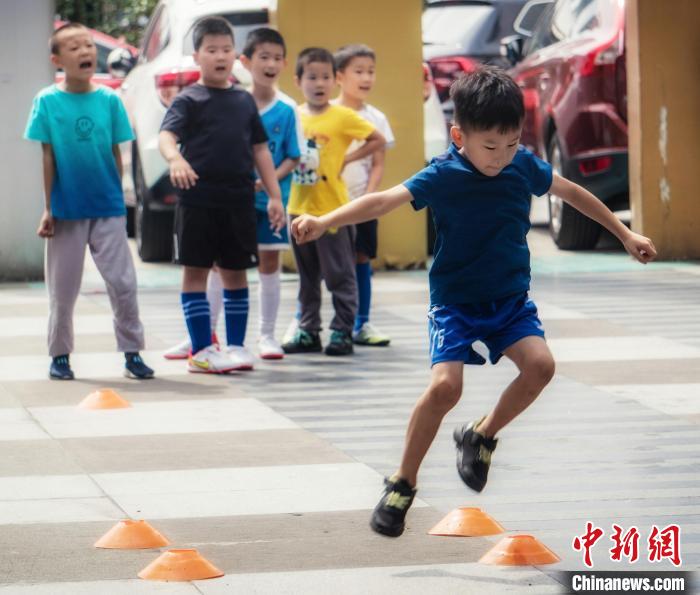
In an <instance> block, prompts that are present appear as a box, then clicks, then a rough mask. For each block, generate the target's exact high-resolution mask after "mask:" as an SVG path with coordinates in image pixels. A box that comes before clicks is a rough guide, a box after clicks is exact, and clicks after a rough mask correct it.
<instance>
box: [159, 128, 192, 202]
mask: <svg viewBox="0 0 700 595" xmlns="http://www.w3.org/2000/svg"><path fill="white" fill-rule="evenodd" d="M177 143H178V138H177V136H175V135H174V134H173V133H172V132H170V131H169V130H161V131H160V134H159V135H158V149H160V154H161V155H163V158H164V159H165V160H166V161H167V162H168V165H169V166H170V182H171V183H172V185H173V186H175V188H181V189H182V190H188V189H189V188H192V187H193V186H194V185H195V184H196V183H197V180H198V179H199V176H198V175H197V172H195V171H194V170H193V169H192V166H191V165H190V164H189V163H187V161H186V160H185V158H184V157H183V156H182V154H181V153H180V149H178V147H177Z"/></svg>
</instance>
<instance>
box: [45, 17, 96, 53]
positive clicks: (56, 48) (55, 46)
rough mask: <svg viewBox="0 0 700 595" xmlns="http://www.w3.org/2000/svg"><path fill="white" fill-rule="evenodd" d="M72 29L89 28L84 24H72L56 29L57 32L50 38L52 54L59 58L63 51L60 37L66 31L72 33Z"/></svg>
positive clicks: (65, 24)
mask: <svg viewBox="0 0 700 595" xmlns="http://www.w3.org/2000/svg"><path fill="white" fill-rule="evenodd" d="M72 29H87V27H86V26H85V25H83V24H82V23H76V22H70V23H64V24H63V25H61V26H60V27H58V28H56V30H55V31H54V32H53V33H52V34H51V37H49V49H50V50H51V53H52V54H55V55H56V56H57V55H58V54H59V52H60V51H61V44H60V42H59V39H58V36H59V35H60V34H61V33H63V32H64V31H70V30H72Z"/></svg>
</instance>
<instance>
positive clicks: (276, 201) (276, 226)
mask: <svg viewBox="0 0 700 595" xmlns="http://www.w3.org/2000/svg"><path fill="white" fill-rule="evenodd" d="M253 162H254V163H255V169H257V170H258V173H259V174H260V179H261V180H262V183H263V186H265V190H266V191H267V198H268V200H267V216H268V217H269V219H270V223H271V224H272V229H273V230H274V231H276V232H278V231H279V230H280V229H282V228H283V227H284V225H285V223H286V221H285V216H284V206H282V191H281V190H280V185H279V183H278V182H277V172H276V171H275V163H274V161H272V154H271V153H270V149H269V147H268V146H267V142H264V143H257V144H255V145H253Z"/></svg>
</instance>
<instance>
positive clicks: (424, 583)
mask: <svg viewBox="0 0 700 595" xmlns="http://www.w3.org/2000/svg"><path fill="white" fill-rule="evenodd" d="M195 584H196V585H197V588H198V589H199V590H200V591H201V593H202V594H203V595H229V594H230V593H246V595H258V594H266V595H267V594H270V593H275V594H276V595H299V594H301V593H304V594H309V595H310V594H319V593H333V595H357V594H358V593H362V594H363V595H365V594H366V595H386V594H387V593H401V594H402V595H434V594H435V595H437V594H440V595H443V594H445V593H460V594H461V595H483V594H486V593H499V594H500V593H532V592H535V593H538V594H542V595H546V594H548V593H559V592H560V591H561V585H560V584H559V583H558V582H556V581H555V580H554V579H551V578H549V577H548V576H547V575H545V574H544V573H542V572H541V571H539V570H536V569H534V568H531V567H527V568H517V569H516V568H509V569H508V572H504V570H503V568H501V567H493V566H486V565H479V564H431V565H429V566H427V565H426V566H394V567H381V568H343V569H330V570H305V571H297V572H264V573H256V574H229V575H226V576H224V577H221V578H219V579H214V580H209V581H196V582H195Z"/></svg>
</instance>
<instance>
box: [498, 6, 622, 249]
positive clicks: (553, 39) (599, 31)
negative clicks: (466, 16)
mask: <svg viewBox="0 0 700 595" xmlns="http://www.w3.org/2000/svg"><path fill="white" fill-rule="evenodd" d="M531 4H535V2H530V3H528V4H527V5H526V6H525V7H524V8H523V12H522V13H521V15H520V16H519V17H518V20H516V23H515V28H516V30H518V29H519V27H518V24H519V22H521V21H522V22H525V21H527V20H528V17H527V14H526V13H527V11H528V9H529V8H530V7H531V6H530V5H531ZM542 4H543V2H541V1H540V2H539V5H540V6H538V7H536V8H538V11H539V12H540V13H541V14H540V16H539V18H538V20H537V22H536V25H535V26H534V29H533V30H532V32H531V35H529V36H521V37H518V36H513V37H510V38H507V39H504V40H503V49H504V54H506V55H507V56H508V58H509V59H510V60H511V62H512V63H513V64H514V66H513V68H512V70H511V75H512V76H513V78H514V79H515V80H516V81H517V82H518V84H519V85H520V87H521V88H522V90H523V94H524V99H525V111H526V115H525V127H524V129H523V135H522V143H523V144H524V145H525V146H527V147H528V148H530V149H531V150H533V151H534V152H535V153H537V154H538V155H540V156H541V157H543V158H545V159H547V160H548V161H549V162H550V163H551V164H552V166H553V168H554V170H555V171H557V172H558V173H560V174H561V175H563V176H564V177H566V178H569V179H570V180H572V181H574V182H576V183H578V184H580V185H581V186H583V187H584V188H587V189H588V190H590V191H591V192H592V193H593V194H595V195H596V196H598V197H599V198H600V199H601V200H602V201H603V202H604V203H606V204H607V205H608V207H610V208H611V209H613V210H619V209H625V208H627V205H628V204H629V194H628V173H627V80H626V70H625V43H624V41H625V40H624V2H623V0H556V1H555V2H550V3H545V4H547V6H546V7H544V10H542V6H541V5H542ZM524 33H527V31H524ZM549 227H550V231H551V234H552V237H553V238H554V241H555V242H556V244H557V246H559V247H560V248H564V249H572V250H575V249H587V248H593V247H594V246H595V244H596V242H597V240H598V236H599V233H600V226H599V225H598V224H596V223H595V222H593V221H592V220H590V219H588V218H587V217H586V216H584V215H582V214H581V213H579V212H578V211H576V210H575V209H573V208H571V207H570V206H569V205H567V204H566V203H564V202H563V201H562V200H561V199H560V198H558V197H557V196H554V195H550V196H549Z"/></svg>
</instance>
